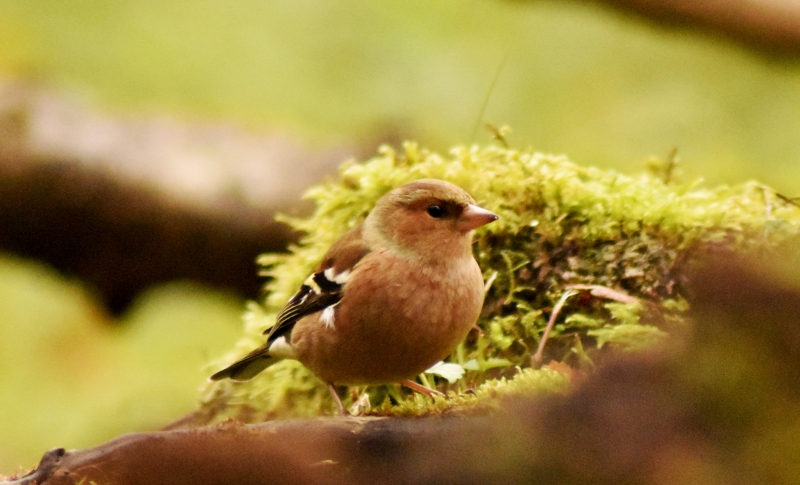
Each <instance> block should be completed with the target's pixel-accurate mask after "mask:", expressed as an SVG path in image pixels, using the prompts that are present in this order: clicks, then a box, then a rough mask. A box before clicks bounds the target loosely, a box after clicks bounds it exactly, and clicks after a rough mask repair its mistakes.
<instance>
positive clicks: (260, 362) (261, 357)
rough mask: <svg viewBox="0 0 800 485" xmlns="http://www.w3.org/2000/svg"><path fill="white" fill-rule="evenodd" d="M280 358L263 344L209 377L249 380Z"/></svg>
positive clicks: (216, 379)
mask: <svg viewBox="0 0 800 485" xmlns="http://www.w3.org/2000/svg"><path fill="white" fill-rule="evenodd" d="M280 360H283V359H280V358H276V357H273V356H271V355H270V354H269V347H268V346H267V345H263V346H262V347H259V348H257V349H255V350H254V351H252V352H250V353H249V354H247V355H246V356H244V357H243V358H242V359H241V360H238V361H236V362H234V363H233V364H231V365H229V366H228V367H226V368H224V369H222V370H221V371H219V372H217V373H216V374H214V375H212V376H211V377H209V380H212V381H219V380H222V379H226V378H227V379H233V380H234V381H248V380H250V379H252V378H253V377H255V376H256V375H257V374H259V373H260V372H261V371H263V370H264V369H266V368H267V367H269V366H271V365H272V364H274V363H275V362H278V361H280Z"/></svg>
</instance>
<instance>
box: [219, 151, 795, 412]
mask: <svg viewBox="0 0 800 485" xmlns="http://www.w3.org/2000/svg"><path fill="white" fill-rule="evenodd" d="M424 177H432V178H440V179H445V180H448V181H450V182H453V183H455V184H457V185H459V186H461V187H463V188H464V189H466V190H467V191H468V192H470V193H471V194H472V195H473V196H474V197H475V199H476V200H477V202H478V203H479V204H480V205H482V206H484V207H486V208H487V209H489V210H492V211H494V212H496V213H497V214H498V215H499V216H500V219H499V220H498V221H496V222H495V223H492V224H490V225H488V226H486V227H484V228H482V229H480V230H479V231H478V233H477V235H476V242H475V248H474V253H475V256H476V258H477V260H478V262H479V264H480V266H481V268H482V269H483V271H484V276H485V278H486V279H487V281H490V282H491V284H490V286H489V288H488V291H487V294H486V300H485V305H484V312H483V315H482V316H481V318H480V320H479V326H480V328H481V330H482V333H479V332H473V333H471V334H470V336H469V337H468V338H467V340H466V342H465V343H464V344H463V345H461V346H459V348H458V350H457V351H456V352H455V354H454V355H453V356H451V358H450V360H451V361H453V362H457V363H459V364H461V365H463V366H464V367H465V368H466V369H467V374H466V376H465V377H464V379H463V380H462V381H460V382H458V383H455V384H448V383H447V382H445V381H444V380H443V379H441V380H437V385H438V388H439V389H440V390H443V391H464V390H466V388H468V387H471V388H477V389H484V387H481V386H487V385H488V386H489V387H488V388H491V389H495V388H502V387H503V386H505V385H512V384H514V385H517V381H518V379H522V378H525V379H529V378H530V376H531V374H530V372H529V371H523V372H520V368H523V369H524V368H527V367H530V365H531V356H532V354H533V353H534V352H535V351H536V348H537V346H538V345H539V342H540V339H541V336H542V333H543V330H544V327H545V326H546V324H547V320H548V319H549V318H550V317H551V313H552V312H553V308H554V306H555V303H556V302H557V301H558V300H559V298H561V297H562V295H564V294H565V292H566V291H574V290H569V289H568V287H569V286H570V285H577V284H582V285H601V286H604V287H606V288H610V289H613V290H616V291H618V292H621V293H625V294H627V295H630V296H633V297H635V298H636V299H637V301H635V302H625V303H622V302H618V301H609V300H607V299H602V298H599V297H596V296H592V295H591V294H589V293H588V292H586V291H581V292H579V293H578V294H577V295H575V296H572V297H571V298H569V299H567V301H566V304H565V306H564V307H563V309H562V311H561V313H560V315H558V318H557V320H556V326H555V328H554V329H553V332H552V333H551V340H550V341H549V342H548V344H547V347H546V352H545V362H547V361H549V360H557V361H562V362H567V363H568V364H570V365H572V366H576V367H578V366H581V365H583V364H585V363H588V362H591V359H592V355H593V354H595V353H596V352H598V349H599V348H600V347H618V348H622V349H627V350H636V349H641V348H646V347H649V346H652V345H653V344H655V343H656V342H658V341H660V340H662V339H663V338H664V337H665V336H666V335H667V333H668V332H669V331H670V330H671V327H670V328H657V327H654V326H652V325H650V324H647V322H646V321H645V320H646V315H647V313H648V312H650V311H658V312H659V314H662V315H666V318H664V319H662V320H663V321H666V322H671V323H669V325H671V326H675V325H681V324H682V322H683V319H682V314H683V312H684V311H685V310H686V304H685V301H684V300H683V295H682V285H681V281H680V279H679V275H680V274H681V269H682V268H683V267H685V265H686V264H687V263H689V262H690V261H691V260H692V257H693V256H694V255H696V254H697V253H698V251H701V250H702V248H705V247H707V246H708V245H709V244H710V243H714V244H722V245H725V246H726V247H730V248H733V249H736V250H740V251H752V250H756V249H758V250H768V249H769V248H770V247H773V246H775V245H777V244H780V243H782V242H784V241H785V240H786V239H787V238H789V237H792V236H794V235H796V234H797V233H798V228H799V227H800V210H798V208H797V207H796V206H794V205H791V204H789V203H787V202H786V201H784V200H783V199H781V198H780V197H778V196H776V194H774V193H773V192H772V191H771V190H770V189H768V188H766V187H764V186H762V185H759V184H756V183H748V184H744V185H742V186H739V187H735V188H730V187H725V186H723V187H718V188H715V189H709V188H703V187H701V186H700V184H699V183H695V184H689V185H675V186H672V185H667V184H665V183H664V181H663V180H662V179H661V178H657V177H653V176H647V175H642V176H639V177H630V176H625V175H622V174H619V173H615V172H612V171H603V170H599V169H595V168H586V167H580V166H578V165H575V164H573V163H572V162H570V161H569V160H567V159H566V158H565V157H557V156H548V155H542V154H539V153H534V152H531V151H517V150H509V149H504V148H498V147H494V146H490V147H478V146H472V147H456V148H454V149H453V150H452V151H451V152H450V154H449V155H447V156H442V155H439V154H436V153H432V152H429V151H427V150H424V149H420V148H419V147H418V146H417V145H415V144H413V143H408V144H406V145H405V146H404V150H403V151H402V152H400V153H397V152H395V151H394V150H392V149H391V148H388V147H383V148H381V150H380V152H379V154H378V155H377V156H376V157H375V158H373V159H371V160H369V161H367V162H365V163H356V162H348V163H346V164H344V165H343V166H342V168H341V171H340V177H339V179H338V180H331V181H328V182H327V183H325V184H322V185H320V186H317V187H314V188H312V189H311V190H309V191H308V193H307V197H308V198H310V199H312V200H314V201H315V202H316V205H317V210H316V212H315V213H314V214H313V215H312V216H311V217H309V218H305V219H299V218H286V219H285V220H286V221H287V222H288V223H290V224H291V225H292V226H293V227H295V228H296V229H299V230H301V231H304V232H305V233H306V237H305V238H304V239H303V241H302V243H301V244H300V245H298V246H295V247H292V248H291V252H290V253H289V254H280V255H265V256H262V258H261V259H260V262H261V264H262V265H264V267H265V271H264V274H265V275H268V276H270V277H272V282H271V283H270V284H269V286H268V290H269V297H268V298H267V299H266V301H265V302H264V304H263V307H261V306H259V305H253V306H251V308H250V310H249V317H248V325H247V336H246V337H245V338H244V340H243V343H242V344H241V345H240V346H238V347H237V349H236V350H235V351H234V352H233V353H231V354H230V355H228V356H227V357H226V358H225V359H221V360H219V361H216V362H215V363H214V364H215V366H214V367H213V368H216V367H217V366H218V365H222V364H223V363H227V362H229V361H230V360H231V359H233V358H235V357H239V356H241V355H242V354H243V353H244V352H245V351H246V350H250V349H251V348H252V347H253V346H254V345H256V344H258V343H260V342H261V341H263V337H261V336H260V335H259V334H260V333H261V332H262V331H263V330H264V328H267V327H268V326H269V325H271V324H272V322H273V321H274V315H275V313H276V312H277V311H278V310H279V309H280V308H281V307H282V306H283V305H284V304H285V302H286V301H287V300H288V299H289V297H290V296H291V295H292V294H293V293H294V291H296V289H297V288H298V287H299V285H300V284H301V283H302V281H303V280H304V279H305V278H306V276H307V275H308V273H309V272H310V271H311V270H312V269H313V267H314V266H315V265H316V264H317V262H318V261H319V260H320V259H321V257H322V255H323V253H324V251H325V250H326V249H327V248H328V247H329V246H330V245H331V244H332V243H333V242H334V241H335V240H336V239H337V238H338V237H339V236H341V235H342V234H343V233H344V232H345V231H347V230H348V229H350V228H352V227H353V226H355V225H356V224H359V223H360V222H361V221H362V220H363V218H364V217H365V216H366V214H367V213H368V212H369V210H370V208H371V207H372V206H373V204H374V203H375V201H376V200H377V199H378V198H379V197H380V196H382V195H383V194H384V193H386V192H387V191H389V190H390V189H392V188H394V187H397V186H399V185H402V184H404V183H407V182H410V181H413V180H416V179H419V178H424ZM498 379H500V380H498ZM545 381H546V382H545ZM545 381H541V380H537V379H534V380H533V381H532V382H533V384H531V385H529V386H528V385H526V386H520V387H521V388H524V389H527V390H532V389H536V388H538V386H539V384H536V383H537V382H541V383H542V388H543V389H544V388H549V389H553V388H554V387H553V386H552V385H551V384H552V382H551V381H548V380H545ZM555 387H558V386H555ZM321 388H322V386H321V385H320V383H318V382H316V381H315V379H314V378H313V376H311V375H310V374H309V373H308V371H306V370H304V369H303V368H302V367H301V366H298V364H297V363H294V362H282V363H280V364H278V365H275V366H273V367H271V368H269V369H268V370H267V371H265V372H264V373H263V374H262V375H261V376H259V377H257V378H256V379H254V380H253V381H250V382H246V383H242V384H239V383H232V382H221V383H216V384H211V385H209V388H207V389H206V391H205V397H204V403H205V405H206V406H212V405H213V406H214V407H215V408H225V407H226V406H229V405H235V406H236V407H237V409H238V410H239V411H236V412H235V413H234V414H237V415H238V416H239V417H244V418H245V419H252V420H258V419H263V418H265V417H274V416H287V415H288V416H310V415H316V414H318V413H320V412H322V411H325V410H326V409H333V407H332V404H331V403H330V402H328V398H327V397H326V396H325V395H324V393H322V392H320V389H321ZM373 393H374V394H373V404H374V403H376V402H381V403H382V404H380V405H379V407H378V408H377V409H379V412H380V413H393V412H397V413H400V414H408V413H410V412H411V411H412V410H413V413H414V414H420V413H428V412H434V410H437V409H438V410H443V409H445V408H447V409H448V410H451V411H453V408H458V409H462V408H463V409H469V408H474V409H479V408H480V409H484V408H485V407H486V406H487V405H486V404H478V403H480V402H481V401H482V399H481V397H480V396H483V397H487V398H488V397H489V395H492V396H494V395H496V394H497V393H489V392H487V393H485V394H484V393H481V392H476V394H475V396H473V397H470V398H465V397H463V396H462V397H458V398H452V397H451V400H450V404H446V405H445V404H442V403H441V402H440V400H438V399H437V400H435V402H434V403H433V405H432V406H431V405H430V400H429V399H426V398H422V397H419V396H414V397H412V398H410V399H409V398H407V397H405V396H404V395H403V394H400V393H399V392H397V391H396V390H395V391H387V390H386V389H383V390H381V389H378V390H375V391H373ZM420 400H422V401H420ZM398 403H399V404H398ZM220 405H221V406H220ZM245 408H246V412H245V411H244V410H245ZM226 415H230V413H227V412H226Z"/></svg>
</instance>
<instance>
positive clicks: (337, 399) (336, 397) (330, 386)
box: [328, 383, 350, 416]
mask: <svg viewBox="0 0 800 485" xmlns="http://www.w3.org/2000/svg"><path fill="white" fill-rule="evenodd" d="M328 391H330V393H331V396H333V400H334V402H336V407H337V408H338V409H339V415H341V416H350V413H348V412H347V409H345V408H344V404H342V399H341V398H340V397H339V393H338V392H336V386H334V385H333V384H330V383H329V384H328Z"/></svg>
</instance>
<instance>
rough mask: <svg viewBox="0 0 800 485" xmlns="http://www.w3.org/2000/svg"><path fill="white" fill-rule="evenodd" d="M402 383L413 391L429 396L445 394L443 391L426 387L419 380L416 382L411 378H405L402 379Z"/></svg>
mask: <svg viewBox="0 0 800 485" xmlns="http://www.w3.org/2000/svg"><path fill="white" fill-rule="evenodd" d="M400 385H402V386H406V387H407V388H409V389H411V390H412V391H415V392H418V393H420V394H425V395H426V396H428V397H433V396H444V394H443V393H441V392H439V391H437V390H436V389H431V388H429V387H425V386H423V385H422V384H420V383H418V382H414V381H412V380H410V379H404V380H402V381H400Z"/></svg>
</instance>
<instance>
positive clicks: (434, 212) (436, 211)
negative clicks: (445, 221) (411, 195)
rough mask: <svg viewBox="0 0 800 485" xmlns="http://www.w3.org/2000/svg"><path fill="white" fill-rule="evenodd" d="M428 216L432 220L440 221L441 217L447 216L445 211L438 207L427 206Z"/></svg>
mask: <svg viewBox="0 0 800 485" xmlns="http://www.w3.org/2000/svg"><path fill="white" fill-rule="evenodd" d="M428 215H429V216H431V217H433V218H434V219H441V218H442V217H444V216H446V215H447V210H445V208H444V207H442V206H440V205H436V204H433V205H429V206H428Z"/></svg>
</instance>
